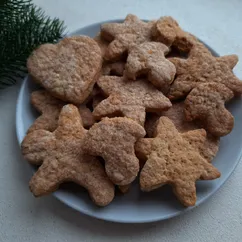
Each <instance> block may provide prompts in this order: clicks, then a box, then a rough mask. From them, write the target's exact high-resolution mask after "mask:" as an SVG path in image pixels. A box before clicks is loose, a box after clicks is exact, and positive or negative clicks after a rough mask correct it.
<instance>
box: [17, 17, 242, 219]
mask: <svg viewBox="0 0 242 242" xmlns="http://www.w3.org/2000/svg"><path fill="white" fill-rule="evenodd" d="M120 21H122V20H113V21H110V22H120ZM101 24H102V23H96V24H93V25H89V26H87V27H84V28H82V29H79V30H78V31H76V32H74V33H72V35H88V36H91V37H94V36H95V35H96V34H97V33H98V32H99V30H100V25H101ZM214 53H215V52H214ZM36 88H37V86H36V85H35V84H33V82H31V80H30V78H29V77H26V79H25V80H24V81H23V84H22V87H21V90H20V93H19V97H18V101H17V110H16V131H17V137H18V141H19V144H20V143H21V141H22V140H23V138H24V136H25V133H26V131H27V129H28V128H29V126H30V125H31V124H32V123H33V122H34V120H35V119H36V117H37V116H38V113H37V112H36V111H35V110H34V109H33V108H32V107H31V105H30V100H29V99H30V93H31V92H32V91H33V90H35V89H36ZM228 109H229V110H230V111H231V112H232V114H233V115H234V117H235V126H234V129H233V131H232V132H231V134H229V135H228V136H226V137H224V138H222V139H221V144H220V149H219V152H218V154H217V156H216V158H215V159H214V161H213V164H214V165H215V166H216V167H217V168H218V169H219V170H220V171H221V173H222V176H221V178H219V179H217V180H214V181H199V182H197V184H196V185H197V205H199V204H201V203H202V202H204V201H205V200H207V199H208V198H209V197H210V196H211V195H212V194H214V193H215V192H216V191H217V190H218V189H219V188H220V187H221V186H222V185H223V183H224V182H225V181H226V180H227V179H228V178H229V176H230V175H231V173H232V171H233V170H234V169H235V167H236V165H237V164H238V162H239V160H240V158H241V155H242V152H241V150H242V135H241V129H242V111H241V110H242V100H241V99H240V98H238V99H236V100H233V101H232V102H230V104H229V105H228ZM33 169H34V168H33ZM26 189H27V184H26ZM54 196H55V197H57V198H58V199H59V200H61V201H62V202H63V203H65V204H67V205H69V206H70V207H72V208H74V209H76V210H78V211H80V212H82V213H84V214H87V215H90V216H93V217H96V218H99V219H103V220H108V221H114V222H121V223H145V222H153V221H158V220H164V219H168V218H171V217H174V216H177V215H179V214H181V213H183V212H185V211H188V210H190V209H192V208H184V207H183V206H182V205H181V204H180V203H179V202H178V200H177V199H176V198H175V196H174V195H173V194H172V191H171V189H170V187H162V188H160V189H157V190H155V191H153V192H149V193H144V192H141V191H140V190H139V187H138V184H134V185H133V186H132V188H131V191H130V192H129V193H128V194H126V195H124V196H122V195H120V196H116V197H115V199H114V201H113V202H112V203H111V204H110V205H108V206H107V207H105V208H99V207H97V206H95V205H93V203H92V202H91V201H90V199H89V197H88V194H87V192H86V191H84V190H83V189H82V188H79V187H75V186H74V187H73V186H68V185H67V186H64V187H62V188H60V189H59V190H58V191H56V192H55V193H54Z"/></svg>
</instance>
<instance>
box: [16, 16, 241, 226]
mask: <svg viewBox="0 0 242 242" xmlns="http://www.w3.org/2000/svg"><path fill="white" fill-rule="evenodd" d="M122 21H124V19H110V20H106V21H100V22H96V23H92V24H89V25H86V26H83V27H81V28H78V29H76V30H74V31H72V32H70V33H68V34H67V36H72V35H77V34H78V32H80V31H82V30H83V29H86V28H91V27H94V26H97V25H101V24H104V23H111V22H122ZM143 21H148V20H144V19H143ZM78 35H80V34H78ZM203 43H204V42H203ZM204 44H205V45H206V46H207V47H208V48H209V49H211V50H212V51H213V52H214V53H216V54H217V55H218V53H217V52H216V51H215V50H213V49H212V48H211V47H210V46H208V45H207V44H206V43H204ZM218 56H219V55H218ZM28 78H29V75H28V74H27V75H26V76H25V78H24V79H23V81H22V84H21V87H20V91H19V93H18V97H17V101H16V102H17V103H16V116H15V129H16V135H17V140H18V144H19V146H20V149H21V142H22V138H21V137H22V135H21V132H20V130H23V129H20V127H19V125H21V126H22V122H20V121H22V118H21V115H20V113H21V108H22V107H21V105H20V100H21V96H22V95H23V94H24V90H25V86H26V85H27V82H28ZM22 158H23V159H24V157H23V156H22ZM241 159H242V143H241V149H240V153H239V154H238V159H237V160H236V162H235V163H234V165H233V167H232V169H231V172H230V173H228V174H227V176H226V177H225V178H224V180H223V181H222V182H221V184H220V185H219V186H218V187H217V188H215V190H214V191H213V192H211V193H209V194H207V195H205V196H203V197H202V198H201V199H200V200H199V201H197V203H196V205H195V206H192V207H187V208H185V207H184V209H183V210H182V211H176V212H174V213H171V214H169V215H166V216H164V215H163V216H162V215H161V216H157V217H155V218H154V219H152V218H150V217H149V218H147V219H138V220H137V219H135V218H134V219H127V220H126V219H120V218H116V217H105V215H103V214H95V213H94V212H91V211H88V210H85V209H80V207H77V206H75V204H72V203H71V202H69V201H68V200H65V199H63V198H62V196H60V195H59V194H58V191H56V192H54V193H52V194H51V195H53V196H54V197H55V198H57V199H58V200H59V201H60V202H62V203H64V204H65V205H67V206H68V207H70V208H71V209H74V210H76V211H78V212H81V213H82V214H85V215H87V216H90V217H92V218H96V219H99V220H103V221H108V222H115V223H123V224H142V223H152V222H157V221H164V220H167V219H171V218H174V217H177V216H180V215H183V214H184V213H186V212H188V211H191V210H193V209H194V208H196V207H198V206H199V205H201V204H202V203H204V202H206V201H208V200H209V198H210V197H212V196H213V195H214V194H215V193H217V191H218V190H219V189H220V188H221V187H222V186H223V185H224V183H225V182H227V181H228V179H229V178H230V176H231V175H232V174H233V173H234V171H235V169H236V167H237V166H238V164H239V162H240V161H241ZM27 164H28V165H29V167H30V168H31V169H32V167H31V165H30V164H29V163H28V162H27Z"/></svg>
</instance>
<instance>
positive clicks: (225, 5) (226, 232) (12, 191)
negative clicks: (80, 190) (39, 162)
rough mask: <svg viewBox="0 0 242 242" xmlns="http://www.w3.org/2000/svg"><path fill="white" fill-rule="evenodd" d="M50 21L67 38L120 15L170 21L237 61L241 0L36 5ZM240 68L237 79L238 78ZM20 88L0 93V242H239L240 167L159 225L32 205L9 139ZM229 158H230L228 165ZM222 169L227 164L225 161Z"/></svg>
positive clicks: (49, 200)
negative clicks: (207, 195) (199, 201)
mask: <svg viewBox="0 0 242 242" xmlns="http://www.w3.org/2000/svg"><path fill="white" fill-rule="evenodd" d="M34 2H35V3H36V4H38V5H39V6H41V7H43V9H44V10H46V12H47V13H48V14H49V15H51V16H58V17H60V18H61V19H63V20H65V22H66V25H67V26H68V31H73V30H75V29H77V28H80V27H83V26H85V25H88V24H91V23H94V22H98V21H104V20H107V19H113V18H123V17H124V16H125V15H126V14H127V13H134V14H137V15H138V16H139V17H141V18H145V19H150V18H157V17H159V16H162V15H171V16H173V17H175V18H176V19H177V20H178V21H179V22H180V24H181V26H183V27H184V28H185V29H187V30H188V31H191V32H192V33H194V34H195V35H197V36H198V37H199V38H201V39H202V40H204V41H205V42H206V43H207V44H208V45H210V46H212V47H213V48H214V49H215V50H216V51H217V52H218V53H219V54H220V55H225V54H230V53H236V54H238V55H239V56H240V58H242V32H241V29H242V14H241V10H242V1H240V0H230V1H229V0H215V1H210V0H207V1H202V0H197V1H193V0H187V1H179V0H177V1H175V0H167V1H162V0H150V1H148V0H147V1H145V0H136V1H133V0H119V1H115V0H107V1H98V0H96V1H95V0H94V1H90V0H70V1H66V0H58V1H57V0H35V1H34ZM241 63H242V62H240V63H239V65H238V66H237V67H236V69H235V72H236V74H237V75H238V76H239V77H240V78H241V79H242V68H241V67H242V64H241ZM19 86H20V83H19V84H18V85H16V86H14V87H11V88H8V89H6V90H4V91H0V154H1V161H0V241H1V242H2V241H3V242H15V241H19V242H24V241H35V242H38V241H41V242H44V241H46V242H52V241H61V242H65V241H72V242H74V241H106V242H107V241H163V242H166V241H172V242H176V241H177V242H178V241H179V242H183V241H194V242H195V241H203V242H205V241H219V242H223V241H231V242H236V241H241V240H242V239H241V236H242V206H241V205H242V185H241V183H242V163H240V164H239V165H238V167H237V169H236V171H235V172H234V173H233V175H232V176H231V177H230V179H229V180H228V181H227V183H226V184H225V185H224V186H223V187H222V188H221V189H220V190H219V191H218V192H217V193H216V194H215V195H214V196H213V197H212V198H211V199H209V200H208V201H207V202H205V203H204V204H203V205H201V206H199V207H198V208H196V209H194V210H193V211H191V212H188V213H186V214H184V215H182V216H180V217H177V218H174V219H170V220H168V221H164V222H158V223H151V224H141V225H125V224H114V223H109V222H104V221H99V220H96V219H93V218H90V217H87V216H84V215H82V214H80V213H78V212H76V211H73V210H72V209H70V208H68V207H67V206H65V205H64V204H62V203H60V202H59V201H57V200H56V199H55V198H54V197H52V196H49V197H44V198H40V199H35V198H34V197H33V196H32V195H31V193H30V192H29V190H28V180H29V177H30V174H29V171H28V170H29V169H28V166H27V165H26V163H25V162H24V161H23V159H22V157H21V154H20V151H19V145H18V143H17V140H16V135H15V107H16V98H17V95H18V91H19ZM232 158H233V157H231V159H232ZM228 162H229V161H228Z"/></svg>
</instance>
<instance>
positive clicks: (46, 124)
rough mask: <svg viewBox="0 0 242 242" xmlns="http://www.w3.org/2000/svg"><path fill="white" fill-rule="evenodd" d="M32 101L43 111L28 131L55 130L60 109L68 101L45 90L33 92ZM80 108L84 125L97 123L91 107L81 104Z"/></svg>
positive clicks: (89, 125)
mask: <svg viewBox="0 0 242 242" xmlns="http://www.w3.org/2000/svg"><path fill="white" fill-rule="evenodd" d="M31 103H32V105H33V106H34V107H35V108H36V109H37V110H38V111H39V112H40V113H41V115H40V116H39V117H38V118H37V119H36V120H35V121H34V123H33V124H32V125H31V126H30V128H29V129H28V132H32V131H34V130H38V129H44V130H48V131H54V130H55V129H56V128H57V126H58V118H59V114H60V111H61V109H62V107H63V106H64V105H66V103H65V102H63V101H61V100H60V99H57V98H55V97H53V96H51V95H50V94H49V93H48V92H47V91H45V90H39V91H34V92H32V93H31ZM78 108H79V112H80V114H81V117H82V121H83V126H84V127H85V128H89V127H91V126H92V125H93V124H94V123H95V120H94V117H93V115H92V112H91V111H90V109H88V108H87V107H86V105H84V104H81V105H79V107H78Z"/></svg>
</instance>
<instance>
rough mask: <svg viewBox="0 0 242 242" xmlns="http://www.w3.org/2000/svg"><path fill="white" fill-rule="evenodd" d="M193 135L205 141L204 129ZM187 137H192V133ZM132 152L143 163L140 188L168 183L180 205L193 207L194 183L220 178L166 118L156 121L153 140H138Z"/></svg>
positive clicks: (149, 188)
mask: <svg viewBox="0 0 242 242" xmlns="http://www.w3.org/2000/svg"><path fill="white" fill-rule="evenodd" d="M197 134H199V139H203V141H205V138H206V132H205V131H204V130H200V131H199V130H198V131H196V135H197ZM190 135H195V134H194V131H192V133H190ZM200 142H202V140H200ZM135 149H136V150H137V151H138V152H139V153H140V154H142V155H143V157H146V160H147V161H146V163H145V165H144V167H143V169H142V171H141V173H140V187H141V189H142V190H143V191H151V190H154V189H157V188H158V187H161V186H162V185H164V184H169V185H171V186H172V188H173V192H174V193H175V195H176V196H177V198H178V199H179V200H180V202H181V203H182V204H183V205H184V206H193V205H195V203H196V186H195V182H196V181H197V180H200V179H201V180H211V179H216V178H218V177H220V173H219V171H218V170H217V169H216V168H215V167H214V166H213V165H211V163H208V162H207V161H206V160H205V159H203V158H202V157H201V156H200V155H199V153H198V152H197V151H196V149H194V148H193V146H192V145H190V144H189V142H188V141H187V140H186V139H184V138H183V135H181V134H180V133H179V132H178V130H177V129H176V128H175V126H174V124H173V123H172V121H171V120H170V119H169V118H167V117H161V118H160V119H159V123H158V125H157V129H156V134H155V138H143V139H140V140H139V141H138V142H137V143H136V146H135Z"/></svg>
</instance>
